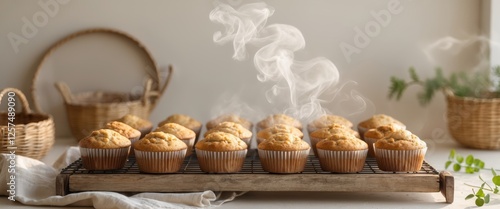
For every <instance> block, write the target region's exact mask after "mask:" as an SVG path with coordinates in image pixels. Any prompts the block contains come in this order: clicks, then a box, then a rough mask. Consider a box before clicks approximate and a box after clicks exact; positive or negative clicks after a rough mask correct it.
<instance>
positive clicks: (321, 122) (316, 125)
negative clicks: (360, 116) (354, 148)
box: [307, 115, 353, 133]
mask: <svg viewBox="0 0 500 209" xmlns="http://www.w3.org/2000/svg"><path fill="white" fill-rule="evenodd" d="M333 124H339V125H343V126H345V127H347V128H351V129H352V126H353V125H352V123H351V121H349V120H347V119H346V118H344V117H342V116H338V115H323V116H321V117H319V118H316V119H315V120H313V121H311V122H310V123H309V124H307V131H308V133H311V132H313V131H315V130H317V129H321V128H326V127H328V126H330V125H333Z"/></svg>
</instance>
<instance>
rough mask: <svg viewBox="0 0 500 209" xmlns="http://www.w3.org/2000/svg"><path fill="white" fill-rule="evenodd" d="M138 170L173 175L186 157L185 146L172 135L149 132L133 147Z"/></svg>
mask: <svg viewBox="0 0 500 209" xmlns="http://www.w3.org/2000/svg"><path fill="white" fill-rule="evenodd" d="M134 149H135V158H136V162H137V165H138V166H139V170H140V171H141V172H145V173H175V172H177V171H179V169H180V168H181V166H182V162H183V161H184V156H186V150H187V145H186V144H185V143H184V142H183V141H181V140H180V139H178V138H177V137H175V136H174V135H173V134H168V133H163V132H151V133H149V134H147V135H146V136H145V137H144V138H142V139H141V140H139V141H138V142H137V143H135V145H134Z"/></svg>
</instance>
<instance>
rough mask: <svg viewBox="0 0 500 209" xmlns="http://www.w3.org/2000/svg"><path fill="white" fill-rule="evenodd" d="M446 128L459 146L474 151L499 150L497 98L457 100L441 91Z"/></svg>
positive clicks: (499, 107) (499, 119) (499, 99)
mask: <svg viewBox="0 0 500 209" xmlns="http://www.w3.org/2000/svg"><path fill="white" fill-rule="evenodd" d="M445 94H446V100H447V103H448V111H447V119H448V129H449V131H450V133H451V135H452V136H453V138H454V139H455V140H456V141H458V142H459V143H460V144H462V145H464V146H467V147H470V148H476V149H500V98H492V99H483V98H481V99H480V98H472V97H457V96H455V95H454V94H453V93H452V92H451V91H445Z"/></svg>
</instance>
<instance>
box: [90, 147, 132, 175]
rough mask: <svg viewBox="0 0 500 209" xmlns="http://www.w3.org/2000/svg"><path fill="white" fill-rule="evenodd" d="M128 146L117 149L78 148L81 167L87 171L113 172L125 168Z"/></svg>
mask: <svg viewBox="0 0 500 209" xmlns="http://www.w3.org/2000/svg"><path fill="white" fill-rule="evenodd" d="M129 150H130V146H128V147H124V148H117V149H97V148H83V147H80V154H81V157H82V163H83V167H84V168H85V169H87V170H115V169H120V168H123V166H125V163H126V162H127V158H128V153H129Z"/></svg>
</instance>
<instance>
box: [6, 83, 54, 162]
mask: <svg viewBox="0 0 500 209" xmlns="http://www.w3.org/2000/svg"><path fill="white" fill-rule="evenodd" d="M11 92H12V93H11ZM6 94H7V95H9V96H13V97H14V96H15V97H17V98H19V100H20V102H21V106H22V111H21V112H19V113H15V115H14V117H10V116H13V114H12V112H11V114H10V116H9V111H8V112H0V136H1V137H2V138H1V140H0V153H6V154H9V153H10V152H11V151H15V154H16V155H22V156H26V157H31V158H34V159H38V160H39V159H41V158H43V157H44V156H45V155H46V154H47V152H48V151H49V150H50V148H51V147H52V145H53V144H54V139H55V130H54V121H53V120H52V116H50V115H44V114H38V113H32V112H31V109H30V107H29V104H28V101H27V100H26V97H25V96H24V94H23V93H22V92H21V91H20V90H18V89H15V88H5V89H2V91H0V103H1V100H2V98H3V97H4V96H5V95H6ZM11 102H13V101H11ZM10 119H11V120H10ZM9 123H11V125H10V126H9ZM12 124H14V126H12ZM9 127H10V128H11V130H9ZM12 127H15V128H14V129H12Z"/></svg>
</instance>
